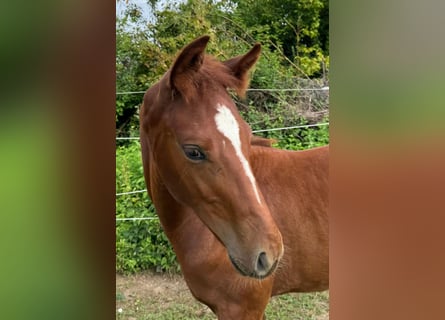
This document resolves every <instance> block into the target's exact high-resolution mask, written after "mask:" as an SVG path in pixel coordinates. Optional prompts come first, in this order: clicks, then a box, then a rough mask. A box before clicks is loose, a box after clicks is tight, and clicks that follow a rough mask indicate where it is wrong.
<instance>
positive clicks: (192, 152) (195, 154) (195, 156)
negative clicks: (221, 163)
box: [182, 144, 207, 161]
mask: <svg viewBox="0 0 445 320" xmlns="http://www.w3.org/2000/svg"><path fill="white" fill-rule="evenodd" d="M182 150H184V154H185V155H186V156H187V158H189V159H190V160H193V161H201V160H205V159H206V158H207V157H206V155H205V153H204V151H202V150H201V148H200V147H198V146H196V145H191V144H186V145H183V146H182Z"/></svg>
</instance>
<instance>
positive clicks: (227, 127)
mask: <svg viewBox="0 0 445 320" xmlns="http://www.w3.org/2000/svg"><path fill="white" fill-rule="evenodd" d="M216 110H217V111H218V112H217V113H216V115H215V122H216V128H217V129H218V131H219V132H221V133H222V134H223V135H224V136H225V137H226V138H227V139H229V141H230V142H231V143H232V145H233V148H234V149H235V153H236V155H237V156H238V158H239V160H240V161H241V165H242V167H243V169H244V172H245V174H246V176H247V177H248V178H249V180H250V183H251V184H252V187H253V191H254V192H255V196H256V198H257V200H258V202H259V203H261V200H260V195H259V194H258V190H257V187H256V182H255V177H254V176H253V173H252V169H251V168H250V165H249V162H247V159H246V157H244V154H243V152H242V151H241V139H240V134H239V126H238V122H237V121H236V119H235V117H234V116H233V113H232V111H230V109H229V108H227V107H226V106H225V105H223V104H219V103H218V105H217V106H216ZM223 143H224V141H223ZM224 144H225V143H224Z"/></svg>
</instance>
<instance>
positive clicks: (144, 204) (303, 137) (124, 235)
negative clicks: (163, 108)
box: [116, 110, 329, 274]
mask: <svg viewBox="0 0 445 320" xmlns="http://www.w3.org/2000/svg"><path fill="white" fill-rule="evenodd" d="M275 111H276V110H275ZM280 111H281V112H282V111H283V110H280ZM244 117H245V119H246V120H247V121H248V122H249V123H255V124H253V125H252V127H253V129H254V130H258V129H263V128H277V127H282V126H285V125H288V124H289V123H288V122H289V121H288V120H289V119H286V121H283V120H282V118H280V117H272V116H269V115H268V114H267V113H264V112H255V111H252V110H251V111H250V112H249V113H244ZM259 119H261V121H258V120H259ZM320 120H321V121H328V119H327V118H324V119H320ZM292 122H293V125H300V124H301V125H304V124H307V123H308V121H307V120H305V119H303V118H300V117H296V118H295V119H293V121H292ZM261 135H262V136H264V137H269V138H274V139H277V140H278V142H277V145H276V146H277V147H279V148H284V149H291V150H301V149H307V148H311V147H316V146H320V145H325V144H327V143H329V126H320V127H313V128H307V129H291V130H283V131H271V132H265V133H261ZM145 188H146V186H145V181H144V178H143V170H142V163H141V151H140V144H139V141H137V140H133V141H131V142H126V143H123V145H121V146H118V147H117V149H116V191H117V193H121V192H128V191H133V190H143V189H145ZM116 217H117V218H135V217H154V218H155V219H152V220H135V221H116V271H117V272H119V273H126V274H128V273H134V272H137V271H140V270H146V269H153V270H157V271H170V272H176V271H179V265H178V263H177V261H176V256H175V254H174V252H173V250H172V249H171V246H170V244H169V241H168V239H167V238H166V236H165V234H164V233H163V231H162V227H161V225H160V223H159V220H158V219H157V218H156V213H155V208H154V206H153V204H152V203H151V201H150V200H149V197H148V194H147V193H136V194H130V195H121V196H116Z"/></svg>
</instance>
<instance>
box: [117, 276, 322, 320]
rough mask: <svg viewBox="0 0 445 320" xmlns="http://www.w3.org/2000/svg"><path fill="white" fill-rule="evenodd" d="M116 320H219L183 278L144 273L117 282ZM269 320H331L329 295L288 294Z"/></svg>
mask: <svg viewBox="0 0 445 320" xmlns="http://www.w3.org/2000/svg"><path fill="white" fill-rule="evenodd" d="M116 311H117V312H116V319H119V320H121V319H122V320H123V319H126V320H176V319H191V320H194V319H196V320H198V319H204V320H214V319H216V316H215V315H214V314H213V313H212V312H211V311H210V309H208V308H207V307H206V306H205V305H203V304H201V303H199V302H198V301H196V300H195V299H194V298H193V297H192V295H191V294H190V292H189V290H188V288H187V286H186V285H185V283H184V280H183V278H182V277H181V276H180V275H167V274H155V273H152V272H142V273H138V274H136V275H132V276H121V275H118V276H117V278H116ZM266 317H267V319H268V320H271V319H272V320H274V319H277V320H278V319H279V320H327V319H329V293H328V292H327V291H326V292H320V293H305V294H285V295H281V296H277V297H273V298H272V299H271V301H270V303H269V305H268V306H267V309H266Z"/></svg>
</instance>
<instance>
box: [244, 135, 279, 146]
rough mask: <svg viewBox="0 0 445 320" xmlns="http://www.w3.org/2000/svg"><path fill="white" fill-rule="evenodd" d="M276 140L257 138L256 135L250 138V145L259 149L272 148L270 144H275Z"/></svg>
mask: <svg viewBox="0 0 445 320" xmlns="http://www.w3.org/2000/svg"><path fill="white" fill-rule="evenodd" d="M276 142H277V140H275V139H268V138H263V137H259V136H256V135H253V136H252V139H251V141H250V144H251V145H252V146H260V147H269V148H271V147H272V144H274V143H276Z"/></svg>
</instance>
